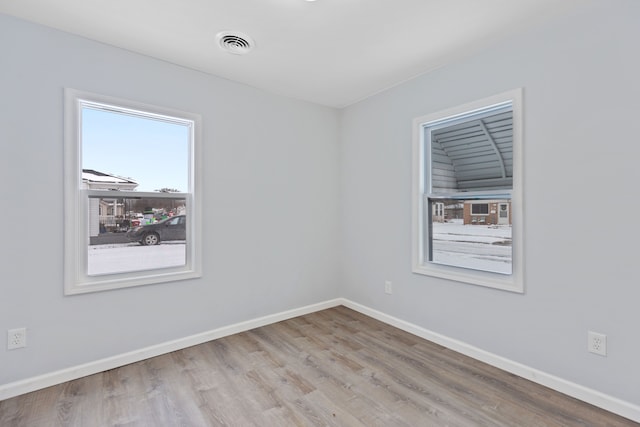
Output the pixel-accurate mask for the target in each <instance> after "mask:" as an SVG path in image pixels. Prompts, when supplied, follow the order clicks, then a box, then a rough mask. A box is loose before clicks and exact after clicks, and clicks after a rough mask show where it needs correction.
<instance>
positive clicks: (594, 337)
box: [587, 331, 607, 356]
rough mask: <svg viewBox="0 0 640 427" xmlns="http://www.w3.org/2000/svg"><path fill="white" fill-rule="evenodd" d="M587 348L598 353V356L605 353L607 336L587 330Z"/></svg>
mask: <svg viewBox="0 0 640 427" xmlns="http://www.w3.org/2000/svg"><path fill="white" fill-rule="evenodd" d="M587 336H588V341H587V346H588V347H587V349H588V350H589V352H590V353H594V354H599V355H600V356H606V355H607V336H606V335H605V334H601V333H599V332H593V331H589V333H588V334H587Z"/></svg>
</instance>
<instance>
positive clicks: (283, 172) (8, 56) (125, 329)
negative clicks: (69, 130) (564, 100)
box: [0, 15, 338, 385]
mask: <svg viewBox="0 0 640 427" xmlns="http://www.w3.org/2000/svg"><path fill="white" fill-rule="evenodd" d="M0 52H2V59H1V60H0V61H1V66H0V93H1V94H2V95H1V96H0V161H1V167H0V181H1V182H2V183H3V184H2V197H1V199H2V223H3V224H4V226H3V227H2V230H3V231H2V250H1V254H2V256H0V271H1V272H2V278H1V279H0V292H1V295H0V331H1V332H2V334H3V336H5V335H4V334H5V333H6V330H7V329H12V328H18V327H26V328H27V334H28V337H27V347H26V348H24V349H21V350H12V351H7V350H6V345H5V344H4V341H3V344H2V345H1V346H0V385H1V384H7V383H11V382H14V381H18V380H21V379H25V378H30V377H33V376H37V375H40V374H44V373H49V372H52V371H55V370H58V369H64V368H68V367H73V366H77V365H79V364H82V363H88V362H92V361H95V360H98V359H102V358H105V357H110V356H113V355H118V354H122V353H125V352H129V351H134V350H137V349H140V348H145V347H147V346H150V345H156V344H160V343H163V342H167V341H170V340H174V339H179V338H182V337H186V336H190V335H193V334H198V333H200V332H204V331H209V330H212V329H216V328H219V327H222V326H226V325H230V324H234V323H237V322H241V321H245V320H249V319H254V318H257V317H260V316H264V315H269V314H272V313H277V312H282V311H285V310H290V309H293V308H298V307H301V306H306V305H308V304H312V303H316V302H318V301H325V300H328V299H332V298H335V297H337V296H338V288H337V284H338V280H337V265H338V263H337V259H336V256H337V255H336V251H335V248H336V246H337V219H338V211H337V202H338V197H337V183H338V182H337V176H338V171H337V167H338V166H337V164H336V159H337V141H338V136H337V132H338V119H337V112H336V111H335V110H333V109H329V108H324V107H319V106H316V105H313V104H309V103H304V102H299V101H296V100H292V99H287V98H282V97H277V96H272V95H270V94H267V93H265V92H262V91H258V90H256V89H253V88H250V87H247V86H244V85H239V84H235V83H233V82H230V81H227V80H223V79H219V78H215V77H212V76H209V75H206V74H202V73H199V72H195V71H192V70H188V69H185V68H181V67H178V66H174V65H172V64H168V63H165V62H162V61H157V60H154V59H151V58H148V57H144V56H140V55H137V54H133V53H131V52H127V51H124V50H121V49H117V48H114V47H110V46H106V45H103V44H99V43H95V42H93V41H89V40H86V39H83V38H79V37H76V36H72V35H69V34H65V33H62V32H59V31H55V30H52V29H49V28H46V27H42V26H38V25H33V24H30V23H27V22H24V21H21V20H17V19H14V18H11V17H8V16H2V15H0ZM65 87H70V88H75V89H79V90H83V91H89V92H95V93H99V94H103V95H108V96H114V97H119V98H126V99H130V100H133V101H137V102H142V103H148V104H155V105H159V106H163V107H168V108H173V109H179V110H184V111H190V112H194V113H198V114H200V115H201V116H202V119H203V130H202V135H203V144H202V145H203V147H202V153H201V155H202V164H203V171H202V173H203V178H204V179H203V182H204V188H203V193H204V197H203V213H204V225H203V229H202V233H201V238H202V240H203V253H204V269H203V276H202V278H201V279H197V280H188V281H183V282H173V283H166V284H161V285H150V286H142V287H137V288H130V289H122V290H114V291H107V292H100V293H94V294H85V295H76V296H67V297H65V296H63V254H62V248H63V228H62V224H63V89H64V88H65ZM123 155H126V154H125V153H123ZM144 160H145V159H143V158H141V159H140V161H141V162H143V161H144Z"/></svg>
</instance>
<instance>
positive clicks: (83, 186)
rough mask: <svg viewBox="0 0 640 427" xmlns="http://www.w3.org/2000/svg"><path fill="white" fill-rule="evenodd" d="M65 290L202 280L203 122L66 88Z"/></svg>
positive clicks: (125, 101)
mask: <svg viewBox="0 0 640 427" xmlns="http://www.w3.org/2000/svg"><path fill="white" fill-rule="evenodd" d="M65 102H66V104H65V111H66V113H65V114H66V116H67V117H66V121H65V152H66V154H65V163H66V166H65V171H66V172H65V206H66V207H65V209H66V212H67V213H66V214H65V292H67V293H69V294H73V293H83V292H92V291H98V290H106V289H113V288H121V287H128V286H137V285H144V284H151V283H160V282H166V281H172V280H179V279H185V278H192V277H200V265H199V264H200V263H199V262H198V258H199V256H200V255H199V252H200V251H199V245H198V246H197V247H196V243H197V242H196V240H197V238H196V237H195V236H196V235H197V230H196V229H197V228H198V215H196V207H197V200H196V199H197V197H196V194H195V192H194V188H196V186H195V185H194V181H195V180H196V175H197V171H196V170H195V160H194V159H195V155H196V152H197V151H198V149H197V147H199V142H198V139H199V136H198V135H199V132H198V131H197V129H198V127H199V123H200V116H198V115H195V114H192V113H186V112H181V111H176V110H168V109H164V108H162V107H156V106H150V105H145V104H139V103H136V102H132V101H127V100H121V99H115V98H110V97H105V96H102V95H96V94H90V93H86V92H79V91H75V90H73V89H68V90H66V91H65Z"/></svg>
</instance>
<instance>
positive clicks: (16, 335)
mask: <svg viewBox="0 0 640 427" xmlns="http://www.w3.org/2000/svg"><path fill="white" fill-rule="evenodd" d="M26 346H27V328H17V329H9V330H8V331H7V350H13V349H14V348H22V347H26Z"/></svg>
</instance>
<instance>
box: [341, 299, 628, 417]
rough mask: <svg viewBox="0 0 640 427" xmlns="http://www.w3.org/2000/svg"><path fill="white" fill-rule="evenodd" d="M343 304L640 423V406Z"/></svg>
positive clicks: (358, 305) (350, 303) (370, 311)
mask: <svg viewBox="0 0 640 427" xmlns="http://www.w3.org/2000/svg"><path fill="white" fill-rule="evenodd" d="M341 304H342V305H344V306H345V307H349V308H350V309H352V310H355V311H357V312H360V313H362V314H365V315H367V316H369V317H372V318H374V319H377V320H380V321H381V322H384V323H386V324H388V325H391V326H395V327H396V328H398V329H402V330H403V331H406V332H409V333H411V334H413V335H416V336H419V337H421V338H424V339H426V340H428V341H431V342H434V343H436V344H439V345H441V346H443V347H447V348H449V349H451V350H454V351H457V352H458V353H461V354H464V355H465V356H469V357H472V358H473V359H476V360H479V361H481V362H484V363H486V364H488V365H491V366H495V367H496V368H499V369H502V370H504V371H507V372H510V373H512V374H515V375H518V376H519V377H522V378H526V379H528V380H530V381H533V382H535V383H538V384H541V385H543V386H546V387H549V388H550V389H552V390H555V391H558V392H560V393H563V394H566V395H568V396H571V397H574V398H576V399H579V400H582V401H583V402H587V403H590V404H591V405H594V406H597V407H599V408H602V409H604V410H606V411H609V412H613V413H614V414H618V415H620V416H622V417H625V418H628V419H630V420H633V421H636V422H640V406H638V405H634V404H632V403H630V402H627V401H624V400H621V399H618V398H615V397H613V396H609V395H607V394H604V393H601V392H599V391H597V390H593V389H590V388H587V387H584V386H581V385H580V384H576V383H573V382H571V381H567V380H564V379H562V378H559V377H556V376H555V375H551V374H548V373H546V372H542V371H539V370H537V369H534V368H531V367H529V366H526V365H523V364H521V363H518V362H515V361H513V360H509V359H506V358H504V357H501V356H498V355H496V354H493V353H489V352H488V351H484V350H481V349H479V348H477V347H474V346H472V345H469V344H466V343H464V342H461V341H458V340H455V339H453V338H449V337H446V336H444V335H441V334H438V333H436V332H432V331H429V330H427V329H425V328H422V327H420V326H417V325H414V324H412V323H409V322H406V321H404V320H401V319H398V318H396V317H393V316H389V315H387V314H385V313H382V312H380V311H377V310H374V309H372V308H369V307H366V306H364V305H361V304H358V303H355V302H353V301H349V300H347V299H342V300H341Z"/></svg>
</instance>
